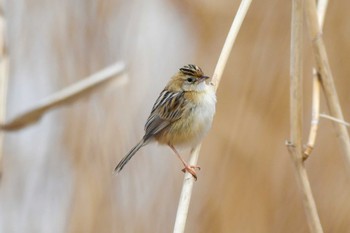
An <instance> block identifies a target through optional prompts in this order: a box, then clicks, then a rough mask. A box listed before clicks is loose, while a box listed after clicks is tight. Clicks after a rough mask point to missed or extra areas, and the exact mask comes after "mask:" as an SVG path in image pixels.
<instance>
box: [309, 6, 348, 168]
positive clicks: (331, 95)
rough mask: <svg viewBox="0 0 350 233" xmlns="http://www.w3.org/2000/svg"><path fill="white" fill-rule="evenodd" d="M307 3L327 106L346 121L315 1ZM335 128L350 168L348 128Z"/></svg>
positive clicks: (336, 115)
mask: <svg viewBox="0 0 350 233" xmlns="http://www.w3.org/2000/svg"><path fill="white" fill-rule="evenodd" d="M305 3H306V4H305V17H306V21H307V24H308V31H309V34H310V38H311V40H312V46H313V51H314V56H315V61H316V69H317V72H318V73H320V74H321V84H322V87H323V91H324V93H325V98H326V101H327V105H328V108H329V111H330V113H331V115H332V116H333V117H335V118H337V119H339V120H340V121H344V117H343V113H342V110H341V107H340V103H339V99H338V94H337V91H336V88H335V85H334V79H333V75H332V72H331V68H330V65H329V61H328V56H327V52H326V48H325V45H324V42H323V38H322V33H321V29H320V27H319V22H318V19H317V9H316V4H315V1H314V0H306V2H305ZM333 126H334V128H335V131H336V135H337V137H338V139H339V141H340V144H341V148H342V150H343V153H344V156H345V158H346V160H347V162H348V165H349V166H350V138H349V133H348V131H347V128H346V126H345V125H343V124H333Z"/></svg>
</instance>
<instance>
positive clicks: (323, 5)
mask: <svg viewBox="0 0 350 233" xmlns="http://www.w3.org/2000/svg"><path fill="white" fill-rule="evenodd" d="M327 7H328V0H318V2H317V16H318V23H319V25H320V29H321V31H322V29H323V24H324V18H325V16H326V11H327Z"/></svg>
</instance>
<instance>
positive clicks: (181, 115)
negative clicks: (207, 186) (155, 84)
mask: <svg viewBox="0 0 350 233" xmlns="http://www.w3.org/2000/svg"><path fill="white" fill-rule="evenodd" d="M208 79H209V77H208V76H205V75H204V74H203V71H202V70H201V68H199V67H198V66H196V65H192V64H189V65H186V66H184V67H182V68H180V69H179V72H178V73H176V74H175V75H174V76H173V77H172V78H171V80H170V81H169V83H168V84H167V85H166V86H165V88H164V90H163V91H162V92H161V93H160V95H159V97H158V99H157V100H156V102H155V103H154V105H153V108H152V111H151V114H150V115H149V117H148V119H147V122H146V124H145V134H144V136H143V138H142V139H141V141H140V142H139V143H138V144H137V145H136V146H134V147H133V148H132V149H131V150H130V152H129V153H128V154H127V155H126V156H125V157H124V158H123V159H122V160H121V161H120V162H119V164H118V165H117V167H116V168H115V169H114V171H115V172H116V173H119V172H120V171H121V170H122V169H123V167H124V166H125V165H126V164H127V162H129V160H130V159H131V158H132V157H133V156H134V155H135V153H136V152H137V151H138V150H139V149H140V148H141V147H143V146H145V145H147V144H148V143H150V142H154V141H156V142H158V143H159V144H163V145H168V146H169V147H170V148H171V149H172V150H173V151H174V153H175V154H176V155H177V157H178V158H179V159H180V160H181V162H182V163H183V165H184V167H185V168H184V169H183V170H182V171H183V172H186V171H187V172H189V173H190V174H192V176H193V177H194V178H195V179H197V174H196V171H195V169H196V168H198V169H200V168H199V167H198V166H193V165H189V164H188V163H187V162H185V160H184V159H183V158H182V157H181V155H180V154H179V153H178V151H177V150H176V148H175V147H180V148H191V149H192V150H193V149H194V148H195V147H196V146H197V145H198V144H199V143H200V142H201V141H202V139H203V137H204V136H205V135H206V133H207V132H208V130H209V129H210V127H211V124H212V121H213V116H214V113H215V104H216V96H215V90H214V88H213V85H212V84H211V83H209V84H208V83H206V80H208Z"/></svg>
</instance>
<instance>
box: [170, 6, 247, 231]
mask: <svg viewBox="0 0 350 233" xmlns="http://www.w3.org/2000/svg"><path fill="white" fill-rule="evenodd" d="M251 2H252V1H251V0H242V1H241V4H240V6H239V8H238V11H237V14H236V16H235V18H234V20H233V22H232V25H231V28H230V31H229V33H228V35H227V37H226V41H225V44H224V46H223V48H222V50H221V54H220V57H219V60H218V62H217V64H216V68H215V71H214V74H213V79H212V84H213V85H214V88H215V90H217V88H218V86H219V83H220V80H221V77H222V74H223V72H224V69H225V66H226V63H227V60H228V57H229V55H230V53H231V50H232V47H233V45H234V43H235V40H236V37H237V34H238V32H239V29H240V27H241V25H242V23H243V20H244V18H245V16H246V14H247V12H248V9H249V6H250V4H251ZM200 148H201V145H199V146H197V147H196V148H195V149H194V150H193V151H192V152H191V158H190V164H191V165H196V164H197V161H198V157H199V151H200ZM194 181H195V180H194V178H193V177H192V176H191V175H190V174H188V173H186V174H185V177H184V182H183V186H182V191H181V196H180V200H179V205H178V209H177V214H176V220H175V225H174V231H173V232H174V233H183V232H184V231H185V226H186V220H187V213H188V208H189V205H190V200H191V195H192V188H193V184H194Z"/></svg>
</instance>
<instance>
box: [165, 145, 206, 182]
mask: <svg viewBox="0 0 350 233" xmlns="http://www.w3.org/2000/svg"><path fill="white" fill-rule="evenodd" d="M168 146H169V147H170V148H171V149H172V150H173V151H174V153H175V154H176V156H177V157H178V158H179V159H180V160H181V162H182V164H183V165H184V166H185V168H184V169H182V171H183V172H186V171H187V172H188V173H190V174H191V175H192V176H193V178H194V179H195V180H197V173H196V170H195V169H196V168H198V169H200V167H199V166H194V165H189V164H188V163H186V161H185V160H184V159H183V158H182V157H181V155H180V154H179V152H177V150H176V149H175V147H174V146H173V145H168Z"/></svg>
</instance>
